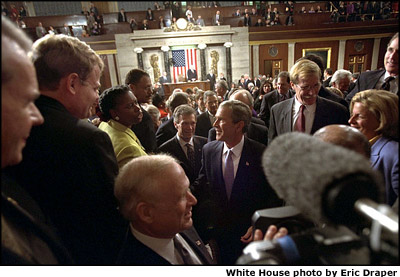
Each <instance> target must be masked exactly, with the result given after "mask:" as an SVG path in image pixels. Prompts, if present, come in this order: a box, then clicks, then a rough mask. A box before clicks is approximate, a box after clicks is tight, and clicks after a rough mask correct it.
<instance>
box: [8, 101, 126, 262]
mask: <svg viewBox="0 0 400 277" xmlns="http://www.w3.org/2000/svg"><path fill="white" fill-rule="evenodd" d="M36 105H37V107H38V108H39V110H40V112H41V113H42V115H43V117H44V124H42V125H40V126H35V127H33V128H32V131H31V134H30V137H29V139H28V141H27V144H26V147H25V149H24V151H23V156H24V159H23V161H22V162H21V163H20V164H19V165H17V166H14V167H12V168H10V173H11V174H13V175H11V177H12V178H13V179H15V180H16V181H17V182H18V183H19V184H20V185H21V187H23V188H24V189H25V190H26V191H27V192H28V193H29V194H30V195H31V196H32V198H33V199H34V200H35V201H36V202H37V203H38V205H39V206H40V208H41V210H42V211H43V213H44V214H46V215H47V216H48V217H49V218H50V220H51V221H52V223H53V224H54V226H55V227H56V228H57V230H58V232H59V235H60V238H61V240H62V241H63V243H64V245H65V247H66V248H67V249H68V251H69V252H70V254H71V256H72V258H73V259H74V260H75V262H76V263H77V264H111V263H113V262H114V261H115V259H116V257H117V254H118V252H119V247H120V246H121V243H122V239H121V235H122V237H123V234H124V231H125V228H126V222H125V221H124V220H123V219H122V217H121V215H120V214H119V212H118V210H117V201H116V199H115V198H114V191H113V190H114V179H115V177H116V175H117V173H118V165H117V161H116V158H115V154H114V149H113V147H112V144H111V141H110V138H109V136H108V135H107V133H105V132H103V131H101V130H100V129H98V128H97V127H95V126H94V125H92V124H90V123H88V122H87V120H81V119H78V118H76V117H74V116H72V115H71V114H70V113H69V112H68V111H67V110H66V109H65V107H64V106H63V105H62V104H61V103H59V102H58V101H56V100H55V99H52V98H49V97H46V96H43V95H42V96H40V97H39V99H38V100H37V101H36Z"/></svg>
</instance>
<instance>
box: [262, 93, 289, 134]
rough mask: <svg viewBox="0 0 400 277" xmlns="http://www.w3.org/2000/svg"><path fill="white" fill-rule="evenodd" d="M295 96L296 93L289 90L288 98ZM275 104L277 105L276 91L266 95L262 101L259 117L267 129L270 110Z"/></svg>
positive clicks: (277, 95) (277, 94) (277, 96)
mask: <svg viewBox="0 0 400 277" xmlns="http://www.w3.org/2000/svg"><path fill="white" fill-rule="evenodd" d="M295 94H296V93H295V92H294V91H293V90H291V89H289V96H290V98H291V97H293V96H294V95H295ZM276 103H279V92H278V91H277V90H273V91H271V92H270V93H267V94H266V95H264V97H263V99H262V102H261V107H260V114H259V117H260V118H261V119H262V120H264V122H265V125H266V126H267V127H269V118H270V113H271V108H272V106H273V105H275V104H276Z"/></svg>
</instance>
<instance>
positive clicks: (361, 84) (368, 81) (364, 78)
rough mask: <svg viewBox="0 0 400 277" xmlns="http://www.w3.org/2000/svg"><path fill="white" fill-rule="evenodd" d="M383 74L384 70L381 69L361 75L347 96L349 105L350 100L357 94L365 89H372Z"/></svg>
mask: <svg viewBox="0 0 400 277" xmlns="http://www.w3.org/2000/svg"><path fill="white" fill-rule="evenodd" d="M385 72H386V70H384V69H381V70H373V71H366V72H363V73H361V74H360V76H359V77H358V79H357V81H356V84H355V86H354V88H353V89H352V90H351V91H350V93H349V94H347V96H346V101H347V102H348V103H350V102H351V98H353V96H354V95H355V94H356V93H357V92H360V91H363V90H367V89H374V88H375V86H376V84H377V83H378V81H379V79H380V78H381V77H382V76H383V75H384V74H385Z"/></svg>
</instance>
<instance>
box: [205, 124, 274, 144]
mask: <svg viewBox="0 0 400 277" xmlns="http://www.w3.org/2000/svg"><path fill="white" fill-rule="evenodd" d="M216 136H217V133H216V132H215V128H214V127H213V128H211V129H210V131H208V142H210V141H213V140H216ZM245 136H247V137H248V138H251V139H252V140H255V141H257V142H259V143H262V144H264V145H265V146H267V145H268V128H267V127H266V126H264V125H260V124H257V123H254V122H250V125H249V129H248V130H247V132H246V133H245Z"/></svg>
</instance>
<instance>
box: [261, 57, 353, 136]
mask: <svg viewBox="0 0 400 277" xmlns="http://www.w3.org/2000/svg"><path fill="white" fill-rule="evenodd" d="M320 80H321V70H320V68H319V67H318V65H317V64H316V63H315V62H313V61H310V60H306V59H304V60H299V61H298V62H297V63H296V64H295V65H294V66H293V67H292V68H291V70H290V85H291V87H292V89H293V90H294V91H295V92H296V94H295V96H294V97H293V98H292V99H289V100H286V101H283V102H280V103H278V104H276V105H274V106H273V107H272V108H271V118H270V126H269V130H268V142H271V141H272V140H273V139H274V138H275V137H276V136H279V135H281V134H283V133H287V132H292V131H298V132H305V133H308V134H313V133H314V132H315V131H317V130H318V129H320V128H322V127H324V126H326V125H330V124H345V125H348V123H347V120H348V119H349V112H348V111H347V109H346V108H345V107H344V106H343V105H341V104H338V103H337V102H333V101H331V100H328V99H325V98H322V97H320V96H318V92H319V90H320V88H321V82H320Z"/></svg>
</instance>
